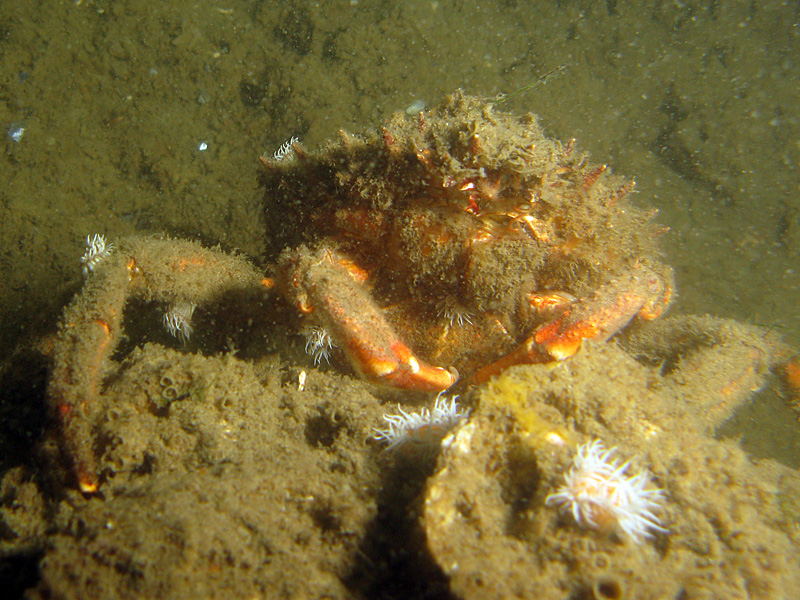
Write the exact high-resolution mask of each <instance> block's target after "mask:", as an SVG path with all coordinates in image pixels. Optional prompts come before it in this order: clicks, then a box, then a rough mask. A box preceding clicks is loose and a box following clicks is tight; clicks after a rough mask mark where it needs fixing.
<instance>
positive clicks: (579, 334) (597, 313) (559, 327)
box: [470, 266, 671, 383]
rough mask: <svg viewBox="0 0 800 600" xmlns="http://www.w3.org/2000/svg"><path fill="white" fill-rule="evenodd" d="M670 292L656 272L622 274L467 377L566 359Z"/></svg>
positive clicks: (650, 312)
mask: <svg viewBox="0 0 800 600" xmlns="http://www.w3.org/2000/svg"><path fill="white" fill-rule="evenodd" d="M670 295H671V289H670V288H669V286H667V285H666V284H665V282H664V281H663V280H662V279H661V278H660V277H659V276H657V275H656V274H654V273H652V272H651V271H649V270H648V269H646V268H644V267H641V266H636V267H634V268H633V269H632V270H631V272H630V273H629V274H628V276H627V277H622V278H620V279H617V280H614V281H611V282H609V283H607V284H606V285H605V286H603V287H602V288H600V290H598V292H597V293H596V294H595V295H594V296H593V297H591V298H587V299H584V300H582V301H578V302H576V303H575V304H574V305H573V306H571V307H570V308H568V309H567V310H566V311H565V312H564V313H563V314H562V315H561V316H560V317H559V318H557V319H556V320H555V321H553V322H551V323H547V324H545V325H542V326H541V327H539V329H537V330H536V331H535V332H534V334H533V335H532V336H531V337H529V338H528V339H526V340H525V341H524V342H523V343H522V344H520V346H519V347H517V348H516V349H515V350H514V351H512V352H511V353H510V354H507V355H506V356H504V357H502V358H500V359H499V360H497V361H495V362H493V363H492V364H490V365H487V366H485V367H483V368H482V369H480V370H479V371H478V372H477V373H475V375H473V376H472V378H471V379H470V381H471V382H473V383H482V382H484V381H487V380H488V379H489V378H491V377H493V376H495V375H498V374H499V373H501V372H502V371H504V370H505V369H507V368H508V367H511V366H514V365H519V364H537V363H545V362H550V361H561V360H565V359H567V358H569V357H570V356H572V355H573V354H575V353H576V352H577V351H578V350H580V347H581V345H582V343H583V340H585V339H596V340H599V341H606V340H608V339H609V338H610V337H612V336H613V335H614V334H615V333H617V332H618V331H620V330H621V329H623V328H624V327H625V326H626V325H627V324H628V323H630V322H631V320H632V319H633V318H634V317H636V316H639V317H640V318H642V319H646V320H647V319H653V318H655V317H656V316H658V315H659V314H660V312H661V310H662V309H663V307H664V306H665V305H666V304H667V302H669V299H670Z"/></svg>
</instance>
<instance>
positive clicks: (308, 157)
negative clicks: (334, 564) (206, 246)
mask: <svg viewBox="0 0 800 600" xmlns="http://www.w3.org/2000/svg"><path fill="white" fill-rule="evenodd" d="M262 162H263V163H264V165H265V170H264V174H263V177H262V184H263V186H264V188H265V217H266V218H265V222H266V227H267V258H268V260H270V261H272V262H273V263H274V264H275V265H276V268H275V273H274V275H275V281H276V285H277V286H278V287H279V288H280V289H281V290H282V291H283V293H284V295H285V296H287V297H288V298H289V299H290V301H292V302H294V303H295V304H296V305H297V307H298V308H299V309H300V311H301V312H302V313H304V314H306V315H307V316H306V318H307V319H308V321H309V326H311V325H314V326H321V327H324V328H326V330H330V334H331V337H332V338H333V343H334V344H335V345H337V346H339V347H341V348H342V349H343V350H344V352H345V354H346V355H347V356H348V358H349V359H350V362H351V364H353V366H354V367H355V368H356V369H357V370H359V371H361V372H362V373H365V374H366V375H367V376H368V377H369V378H372V379H380V376H377V377H376V376H375V372H373V371H372V370H371V367H373V366H375V365H372V364H371V362H370V361H371V360H372V358H373V357H372V355H373V354H374V352H373V344H372V342H371V341H370V340H366V341H364V343H363V344H362V343H361V342H362V340H365V338H368V337H370V336H372V335H373V333H374V330H375V327H374V326H373V323H372V319H373V317H372V316H370V317H368V318H367V317H361V316H360V315H361V314H362V308H366V306H365V303H368V304H369V309H370V310H375V309H377V310H378V311H379V312H380V314H381V315H382V318H384V319H385V321H386V324H387V325H388V330H389V331H391V332H392V334H391V335H393V336H395V337H396V338H397V339H399V340H402V341H403V342H404V343H405V344H407V347H408V348H411V349H413V352H414V353H415V356H416V357H419V359H420V360H419V361H418V362H424V363H429V364H431V365H440V366H442V367H451V371H452V370H457V371H458V373H459V374H460V375H461V376H462V377H464V376H467V377H470V376H472V377H474V380H475V381H480V380H484V379H486V378H488V377H489V376H491V375H493V374H495V373H497V372H500V371H501V370H502V369H504V368H505V367H507V366H509V365H511V364H516V363H524V362H545V361H548V360H560V359H563V358H566V357H568V356H570V355H572V354H573V353H574V352H575V351H576V350H577V349H578V348H579V347H580V344H581V341H582V340H583V339H587V338H595V339H607V338H608V337H610V336H611V335H613V334H614V333H616V332H617V331H619V330H620V329H621V328H623V327H624V326H625V325H627V324H628V322H630V320H631V319H633V318H634V317H636V316H639V317H642V318H646V319H650V318H654V317H656V316H658V314H660V312H661V311H662V309H663V308H664V307H665V306H666V305H667V304H668V302H669V299H670V295H671V290H672V287H673V286H672V283H673V275H672V271H671V269H670V268H669V267H668V266H666V265H664V264H662V263H661V262H660V260H659V253H658V250H657V248H656V244H655V239H656V237H657V235H658V234H659V233H660V232H661V231H663V230H664V229H663V228H659V227H657V226H656V225H655V224H653V223H652V221H651V217H652V215H653V214H654V211H652V212H649V213H647V212H644V211H642V210H640V209H637V208H636V207H633V206H631V205H630V204H629V203H627V202H625V199H626V198H625V197H626V196H627V195H628V194H629V192H630V191H631V190H632V188H633V182H632V181H630V180H626V179H624V178H623V177H620V176H618V175H615V174H612V173H611V171H610V170H609V169H608V168H607V167H606V165H597V164H592V163H590V162H589V161H588V159H587V157H586V155H584V154H581V153H578V152H576V151H575V143H574V140H573V141H571V142H569V143H568V144H562V143H560V142H558V141H556V140H552V139H549V138H547V137H545V135H544V133H543V131H542V128H541V127H540V125H539V122H538V119H537V118H536V116H534V115H532V114H527V115H524V116H521V117H520V116H514V115H510V114H506V113H503V112H501V111H499V110H496V109H495V107H494V106H493V105H492V104H491V103H487V102H486V101H484V100H481V99H478V98H475V97H470V96H467V95H465V94H463V93H460V92H459V93H456V94H454V95H451V96H448V97H446V98H445V99H444V100H443V101H442V102H441V103H440V104H439V105H438V106H436V107H435V108H433V109H432V110H429V111H427V112H420V113H419V114H418V115H416V116H415V117H407V116H406V115H404V114H397V115H395V116H394V117H393V118H392V119H391V120H390V121H389V122H388V123H387V124H386V125H385V126H384V127H383V128H381V129H380V130H379V131H377V132H373V133H368V134H365V135H351V134H348V133H344V132H340V136H339V138H338V139H337V140H333V141H330V142H328V143H327V144H325V145H323V146H322V147H320V148H319V149H317V150H314V151H312V150H309V149H306V148H305V147H304V146H302V145H301V144H299V143H297V142H294V141H293V142H291V143H290V144H289V145H288V146H287V147H286V149H285V151H284V152H282V153H281V154H280V155H278V154H276V156H275V157H273V158H263V159H262ZM324 263H329V264H330V265H331V269H330V270H329V271H327V274H326V272H320V273H318V274H316V275H313V276H311V275H310V274H309V273H310V271H309V269H310V267H303V266H302V265H303V264H306V265H322V264H324ZM334 266H335V267H334ZM334 268H335V269H336V270H338V271H342V272H346V273H347V274H348V276H349V277H348V279H350V280H352V281H353V284H352V286H350V287H353V286H357V287H360V288H363V290H364V294H360V293H356V292H353V294H354V295H355V296H358V298H355V297H354V298H353V299H344V298H343V296H347V295H348V294H350V292H347V293H344V294H340V292H338V291H337V287H336V286H330V285H328V283H329V275H330V276H331V277H333V278H335V276H334V275H332V272H333V270H334ZM326 286H327V287H326ZM344 287H348V286H347V285H345V286H344ZM339 289H341V286H340V287H339ZM337 295H340V296H342V297H341V298H337V297H335V296H337ZM330 302H333V303H334V305H335V306H334V307H333V308H332V307H331V306H328V304H329V303H330ZM322 305H325V306H322ZM332 313H334V314H332ZM374 318H375V319H378V317H374ZM365 319H366V320H365ZM374 335H375V336H376V337H377V336H382V335H385V334H384V333H376V334H374ZM393 339H394V338H393ZM393 343H394V342H393ZM362 346H363V347H362ZM379 353H380V352H379ZM412 359H413V360H415V361H416V358H414V357H413V356H412ZM376 360H380V359H376ZM382 368H383V367H382V366H381V365H378V366H377V367H376V369H377V371H376V372H379V373H378V374H379V375H380V373H382V372H383V371H381V369H382ZM453 368H454V369H453ZM432 377H433V379H434V380H435V381H434V382H433V383H432V384H431V385H430V386H429V387H428V388H425V386H422V387H418V386H414V385H407V384H406V383H405V380H403V381H393V382H388V383H390V384H391V385H395V386H396V387H408V388H411V389H437V388H439V389H441V388H444V387H448V386H449V385H450V384H451V383H452V382H453V381H454V380H455V379H451V380H450V381H449V382H448V380H447V377H446V376H444V375H441V374H434V375H432Z"/></svg>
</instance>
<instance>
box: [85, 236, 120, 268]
mask: <svg viewBox="0 0 800 600" xmlns="http://www.w3.org/2000/svg"><path fill="white" fill-rule="evenodd" d="M113 249H114V244H108V245H106V238H105V237H104V236H102V235H100V234H99V233H95V234H94V235H87V236H86V252H84V254H83V256H82V257H81V264H82V265H83V275H84V277H86V276H88V275H89V273H91V272H92V271H94V270H95V267H97V265H98V264H100V261H102V260H103V259H104V258H106V257H107V256H108V255H109V254H111V251H112V250H113Z"/></svg>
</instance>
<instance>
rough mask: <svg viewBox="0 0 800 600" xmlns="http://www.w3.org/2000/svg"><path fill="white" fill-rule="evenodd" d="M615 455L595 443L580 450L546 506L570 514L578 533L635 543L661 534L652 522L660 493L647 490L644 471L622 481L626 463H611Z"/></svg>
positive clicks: (625, 477)
mask: <svg viewBox="0 0 800 600" xmlns="http://www.w3.org/2000/svg"><path fill="white" fill-rule="evenodd" d="M615 451H616V448H611V449H610V450H606V449H605V447H604V446H603V442H601V441H600V440H594V441H592V442H589V443H587V444H584V445H583V446H579V447H578V452H577V455H576V456H575V459H574V461H573V464H572V467H571V468H570V469H569V471H568V472H567V473H565V475H564V485H562V486H561V487H560V488H558V490H556V492H555V493H553V494H550V495H549V496H547V499H546V500H545V503H546V504H547V506H557V507H559V508H561V509H562V510H564V511H565V512H569V513H570V514H572V516H573V518H574V519H575V522H576V523H578V525H580V526H582V527H589V528H591V529H597V530H599V531H604V532H608V533H611V532H614V533H621V534H624V535H627V536H628V537H629V538H630V539H631V540H633V541H634V542H637V543H638V542H641V541H642V540H643V539H645V538H649V537H652V535H653V532H661V533H666V530H665V529H664V528H663V527H661V523H660V521H659V519H658V517H657V516H656V512H658V511H659V509H660V503H661V502H662V501H663V500H664V491H663V490H661V489H657V488H653V487H651V485H650V475H649V473H647V472H646V471H643V472H641V473H638V474H636V475H633V476H628V475H626V474H625V472H626V471H627V470H628V467H629V466H630V463H629V462H625V463H622V464H619V462H618V461H617V460H616V459H612V458H611V455H612V454H613V453H614V452H615Z"/></svg>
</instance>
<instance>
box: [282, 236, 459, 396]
mask: <svg viewBox="0 0 800 600" xmlns="http://www.w3.org/2000/svg"><path fill="white" fill-rule="evenodd" d="M287 260H288V261H290V262H291V263H293V265H292V267H291V273H290V274H289V277H288V281H291V282H292V285H291V286H290V288H289V290H288V292H289V293H290V294H295V295H296V302H297V304H298V306H311V307H312V308H313V311H314V314H315V315H316V316H317V317H318V318H319V320H320V321H321V322H322V323H323V324H324V326H325V327H326V329H328V330H329V331H330V334H331V336H332V337H333V338H334V339H335V340H336V342H337V344H338V345H340V346H341V347H342V349H343V350H344V352H345V354H346V355H347V358H348V359H349V361H350V363H351V364H352V365H353V368H354V369H355V370H356V371H358V373H359V374H361V375H362V376H363V377H364V378H365V379H367V380H369V381H372V382H373V383H379V384H384V385H388V386H391V387H395V388H401V389H406V390H415V391H432V392H437V391H442V390H445V389H447V388H449V387H450V386H451V385H453V384H454V383H455V382H456V380H457V379H458V376H457V375H456V374H455V373H454V372H452V371H450V370H447V369H443V368H441V367H434V366H432V365H429V364H427V363H425V362H424V361H423V360H422V359H420V358H417V357H416V356H415V355H414V353H413V352H412V351H411V349H410V348H409V347H408V346H406V345H405V344H404V343H403V341H402V340H401V339H400V338H399V337H398V335H397V334H396V333H395V331H394V330H393V329H392V327H391V325H389V323H388V321H387V320H386V318H385V317H384V316H383V314H382V313H381V311H380V310H379V309H378V308H377V307H376V306H375V305H374V303H373V302H372V300H371V299H370V297H369V296H368V294H367V292H366V291H365V290H364V288H363V286H362V285H360V284H359V283H358V282H357V281H356V280H354V279H353V278H352V277H351V276H350V274H349V273H348V267H347V266H346V264H347V263H346V262H344V261H342V260H340V257H339V255H338V254H335V253H334V252H332V251H329V250H322V251H319V252H316V253H313V254H312V253H310V252H309V251H308V250H307V249H300V250H297V251H293V252H291V253H290V254H289V255H288V257H287ZM293 288H294V289H293Z"/></svg>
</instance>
